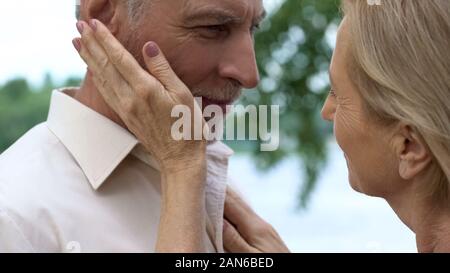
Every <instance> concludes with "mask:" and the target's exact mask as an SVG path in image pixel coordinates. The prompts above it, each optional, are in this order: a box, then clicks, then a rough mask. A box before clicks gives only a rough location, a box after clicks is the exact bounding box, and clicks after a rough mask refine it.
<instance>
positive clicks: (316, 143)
mask: <svg viewBox="0 0 450 273" xmlns="http://www.w3.org/2000/svg"><path fill="white" fill-rule="evenodd" d="M74 2H75V1H60V0H39V1H30V0H15V1H3V3H2V8H1V9H0V49H1V50H0V153H1V152H3V151H4V150H5V149H7V148H8V147H9V146H10V145H11V144H13V143H14V142H15V141H16V140H17V139H18V138H19V137H20V136H21V135H23V134H24V133H25V132H26V131H28V130H29V129H30V128H32V127H33V126H34V125H36V124H38V123H40V122H43V121H45V120H46V117H47V113H48V106H49V100H50V95H51V90H52V89H54V88H58V87H63V86H78V85H79V84H80V82H81V79H82V77H83V75H84V72H85V69H86V68H85V65H84V63H83V62H82V61H81V60H80V59H79V57H78V55H77V54H76V52H75V51H74V49H73V47H72V43H71V40H72V38H74V37H76V36H78V33H77V31H76V28H75V22H76V21H75V16H74V10H75V8H74ZM264 2H265V6H266V9H267V11H268V13H269V16H268V19H267V20H266V21H265V22H264V24H263V25H262V26H261V29H260V30H259V32H258V33H257V35H256V38H255V40H256V46H255V47H256V53H257V57H258V65H259V69H260V73H261V84H260V87H259V88H258V89H255V90H249V91H246V92H244V94H245V95H244V97H243V99H242V100H241V102H240V103H242V104H244V105H245V104H255V105H280V110H281V119H280V149H278V150H277V151H275V152H260V149H259V143H258V142H257V141H256V142H250V141H239V142H238V141H233V142H227V144H229V145H230V146H231V147H232V148H233V149H234V150H235V151H236V155H235V156H234V158H233V159H232V160H231V164H230V176H231V177H232V178H234V179H233V180H234V183H233V184H235V185H237V187H238V188H239V190H240V191H241V193H242V194H244V195H245V197H246V198H247V200H248V201H249V202H250V203H251V205H252V206H253V207H254V209H255V210H256V211H257V212H258V213H259V214H260V215H261V216H262V217H263V218H265V219H266V220H267V221H268V222H270V223H271V224H273V225H274V227H275V228H276V229H277V230H278V231H279V233H280V235H281V236H282V237H283V239H284V240H285V241H286V243H287V245H288V246H289V247H290V248H291V250H292V251H294V252H416V246H415V237H414V234H413V233H412V232H411V231H410V230H409V229H408V228H406V227H405V226H404V225H403V224H402V223H401V222H400V220H399V219H398V218H397V217H396V215H395V214H394V213H393V211H392V210H391V209H390V207H389V206H388V205H387V203H386V202H385V201H383V200H381V199H378V198H372V197H367V196H364V195H361V194H359V193H356V192H353V190H352V189H351V187H350V186H349V184H348V182H347V181H348V180H347V167H346V163H345V159H344V157H343V154H342V152H341V151H340V150H339V148H338V146H337V144H336V142H335V141H334V139H333V136H332V127H331V124H328V123H326V122H324V121H322V120H321V119H320V109H321V107H322V104H323V101H324V99H325V98H326V95H327V92H328V88H329V82H328V74H327V70H328V66H329V61H330V57H331V54H332V51H333V45H334V42H335V38H336V30H337V27H338V25H339V22H340V20H341V16H340V13H339V1H338V0H320V1H315V0H265V1H264ZM244 118H245V117H244Z"/></svg>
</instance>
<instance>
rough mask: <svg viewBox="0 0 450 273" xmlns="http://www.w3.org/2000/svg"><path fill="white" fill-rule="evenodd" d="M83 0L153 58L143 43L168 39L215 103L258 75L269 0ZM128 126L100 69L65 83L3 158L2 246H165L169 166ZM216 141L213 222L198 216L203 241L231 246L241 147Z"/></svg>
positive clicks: (176, 65)
mask: <svg viewBox="0 0 450 273" xmlns="http://www.w3.org/2000/svg"><path fill="white" fill-rule="evenodd" d="M78 8H79V9H78V12H77V14H78V16H79V18H78V19H81V20H85V21H88V20H89V19H91V18H96V19H98V20H100V21H101V22H102V23H103V24H104V25H105V26H107V27H108V29H109V30H110V32H111V33H112V34H113V35H114V36H115V37H116V38H117V39H118V40H119V41H120V42H121V43H122V44H123V45H124V46H125V48H126V49H127V50H128V51H129V52H130V53H131V54H132V55H133V56H134V57H135V58H136V60H137V61H138V62H139V64H140V65H141V66H142V67H145V64H144V60H143V57H142V54H141V51H142V47H143V46H144V44H145V43H146V42H147V41H149V40H152V41H155V42H157V43H158V45H159V46H160V48H161V49H162V51H164V53H165V55H166V57H167V59H168V61H169V62H170V64H171V66H172V68H173V69H174V71H175V72H176V74H177V75H178V76H179V77H180V79H181V80H182V81H183V82H184V83H185V84H186V85H187V86H188V87H189V89H190V90H191V91H192V93H193V94H194V95H195V96H197V97H202V98H203V106H205V107H206V106H208V105H211V104H216V105H219V106H222V107H223V106H224V105H227V104H231V103H232V102H233V101H235V100H236V99H237V98H238V97H239V95H240V92H241V89H242V88H253V87H255V86H256V85H257V83H258V71H257V67H256V61H255V53H254V49H253V31H254V29H255V28H257V26H258V24H259V22H260V21H261V20H262V18H263V16H264V10H263V7H262V3H261V1H260V0H221V1H215V0H164V1H161V0H129V1H122V0H84V1H83V0H81V1H80V5H79V7H78ZM80 27H81V28H82V25H80V24H78V28H79V30H80V31H82V29H80ZM127 129H128V128H126V126H125V123H124V122H123V121H122V120H121V119H120V117H119V116H118V115H117V113H115V112H114V111H113V110H112V109H111V108H110V107H109V106H108V104H106V103H105V101H104V100H103V99H102V96H101V95H100V94H99V92H98V90H97V89H96V88H95V85H94V83H93V79H92V76H91V74H90V73H88V74H87V75H86V78H85V81H84V83H83V85H82V86H81V87H80V88H66V89H62V90H58V91H54V93H53V96H52V100H51V106H50V111H49V117H48V120H47V122H45V123H43V124H40V125H38V126H36V127H35V128H33V129H32V130H30V131H29V132H28V133H27V134H26V135H24V136H23V137H22V138H21V139H20V140H18V141H17V142H16V143H15V144H14V145H13V146H12V147H10V148H9V149H8V150H7V151H6V152H5V153H4V154H2V155H1V156H0V251H2V252H64V251H81V252H154V251H155V244H156V241H157V234H158V224H159V221H160V209H161V175H160V172H159V166H158V164H157V163H156V162H155V160H154V159H153V158H152V156H150V155H149V154H148V153H147V152H146V150H145V149H144V148H143V146H142V145H141V144H140V142H139V141H138V140H137V138H136V137H135V136H134V135H133V134H131V133H130V132H129V131H128V130H127ZM207 150H208V152H207V160H208V162H207V165H208V166H207V170H208V173H207V177H206V180H207V181H206V185H207V187H206V204H205V208H206V209H205V212H203V213H205V215H206V224H203V223H199V225H204V227H202V228H201V230H202V231H203V235H202V236H203V237H204V240H203V241H204V242H205V246H204V249H206V250H207V251H209V252H223V243H222V226H223V218H222V215H223V206H224V198H225V191H226V182H227V161H228V157H229V156H230V155H231V153H232V151H231V150H230V149H229V148H227V147H226V146H225V145H224V144H222V143H220V142H216V143H214V144H212V145H209V146H208V148H207Z"/></svg>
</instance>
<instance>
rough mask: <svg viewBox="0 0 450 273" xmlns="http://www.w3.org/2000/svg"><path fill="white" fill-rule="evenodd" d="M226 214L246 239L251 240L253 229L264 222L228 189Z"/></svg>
mask: <svg viewBox="0 0 450 273" xmlns="http://www.w3.org/2000/svg"><path fill="white" fill-rule="evenodd" d="M224 214H225V217H226V218H227V219H228V220H229V221H230V222H231V223H232V224H233V225H234V226H236V228H237V229H238V231H239V233H241V234H242V236H244V238H250V237H251V235H252V232H253V227H254V226H255V225H257V224H259V223H261V222H262V219H261V218H260V217H259V216H258V215H257V214H256V213H255V212H254V211H253V210H252V209H251V208H250V206H249V205H247V203H245V201H244V200H242V198H241V197H239V196H238V195H237V194H236V193H235V192H234V191H233V190H231V189H230V188H228V189H227V196H226V199H225V209H224Z"/></svg>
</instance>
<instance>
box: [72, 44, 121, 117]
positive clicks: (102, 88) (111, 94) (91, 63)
mask: <svg viewBox="0 0 450 273" xmlns="http://www.w3.org/2000/svg"><path fill="white" fill-rule="evenodd" d="M73 44H74V46H75V48H76V49H77V51H78V54H79V55H80V57H81V59H82V60H83V61H84V62H85V63H86V65H87V66H88V68H89V71H90V73H91V74H92V79H93V80H94V84H95V86H96V88H97V89H98V90H99V92H100V94H102V96H103V98H104V99H105V101H106V103H107V104H108V105H109V106H111V108H113V109H114V110H115V111H116V112H117V111H118V110H119V109H120V107H119V103H120V101H119V97H118V96H117V92H116V91H114V90H115V89H116V87H118V88H120V89H125V88H127V87H126V86H125V83H124V82H120V78H118V77H114V76H113V81H115V82H114V83H112V82H111V80H110V81H108V80H107V79H108V76H107V75H105V74H104V73H105V72H104V71H102V70H101V69H99V67H98V64H97V63H96V62H95V59H94V57H93V56H92V54H91V53H90V52H89V50H88V49H87V46H86V44H85V43H84V41H83V40H82V39H79V38H76V39H74V40H73ZM117 113H119V112H117Z"/></svg>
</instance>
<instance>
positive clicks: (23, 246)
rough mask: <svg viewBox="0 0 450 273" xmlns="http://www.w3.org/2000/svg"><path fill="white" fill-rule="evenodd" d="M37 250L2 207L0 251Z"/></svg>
mask: <svg viewBox="0 0 450 273" xmlns="http://www.w3.org/2000/svg"><path fill="white" fill-rule="evenodd" d="M32 252H35V251H34V249H33V247H32V245H31V244H30V242H29V241H28V240H27V239H26V238H25V236H24V234H23V232H22V231H21V230H20V227H19V226H18V225H17V223H16V222H15V221H14V220H13V219H12V218H11V217H10V216H9V215H8V214H7V212H6V211H4V210H2V209H1V208H0V253H32Z"/></svg>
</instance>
